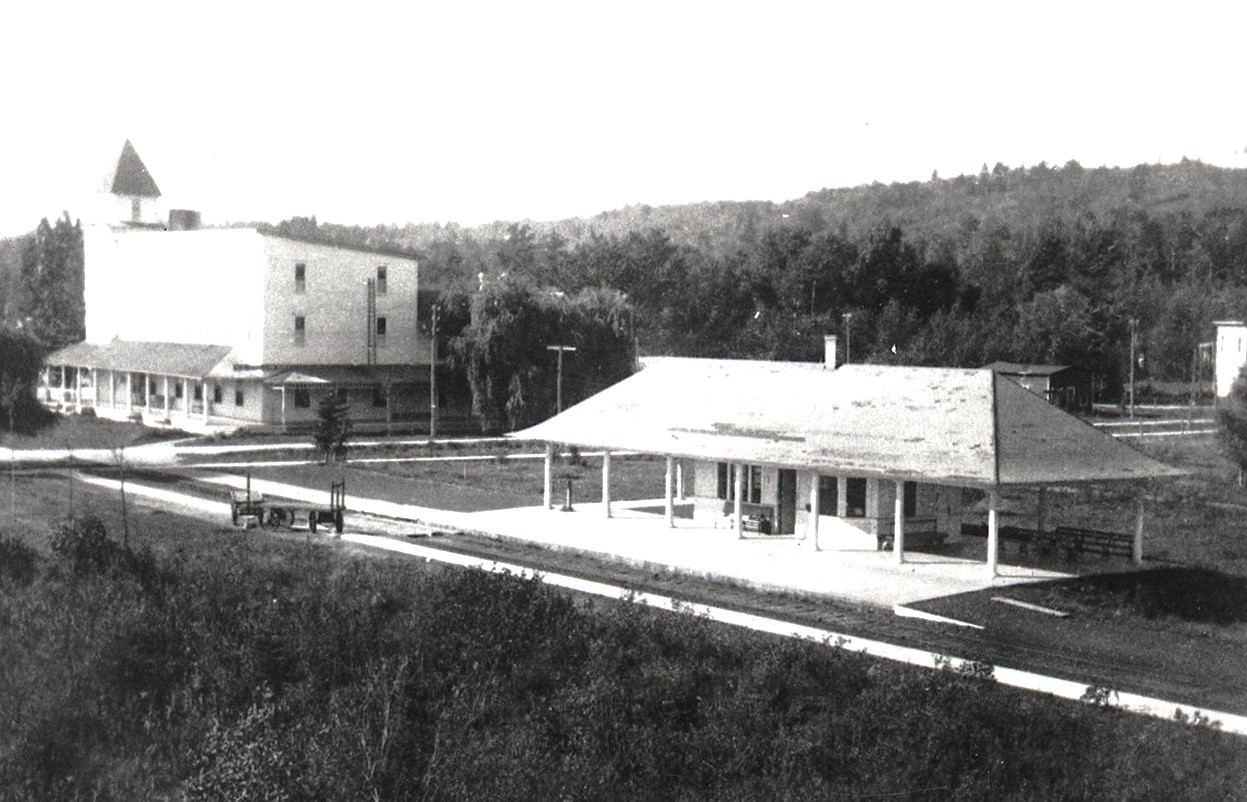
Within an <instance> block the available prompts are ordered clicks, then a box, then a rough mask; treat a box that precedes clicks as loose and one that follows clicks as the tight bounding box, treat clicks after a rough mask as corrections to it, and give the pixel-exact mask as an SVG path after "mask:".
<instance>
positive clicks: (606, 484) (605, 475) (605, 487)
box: [602, 451, 611, 518]
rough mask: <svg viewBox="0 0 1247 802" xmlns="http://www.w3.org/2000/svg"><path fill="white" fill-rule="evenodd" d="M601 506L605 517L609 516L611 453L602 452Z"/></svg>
mask: <svg viewBox="0 0 1247 802" xmlns="http://www.w3.org/2000/svg"><path fill="white" fill-rule="evenodd" d="M602 507H603V509H605V511H606V517H607V518H609V517H611V453H610V451H603V452H602Z"/></svg>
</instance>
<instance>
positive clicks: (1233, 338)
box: [1212, 320, 1247, 399]
mask: <svg viewBox="0 0 1247 802" xmlns="http://www.w3.org/2000/svg"><path fill="white" fill-rule="evenodd" d="M1212 325H1214V326H1216V327H1217V340H1216V346H1215V347H1216V349H1217V350H1216V372H1217V398H1218V399H1221V398H1225V397H1226V396H1228V395H1229V394H1230V387H1232V386H1233V384H1234V380H1235V379H1237V378H1238V373H1239V371H1241V370H1242V369H1243V366H1244V365H1247V325H1244V323H1243V321H1241V320H1218V321H1217V322H1216V323H1213V324H1212Z"/></svg>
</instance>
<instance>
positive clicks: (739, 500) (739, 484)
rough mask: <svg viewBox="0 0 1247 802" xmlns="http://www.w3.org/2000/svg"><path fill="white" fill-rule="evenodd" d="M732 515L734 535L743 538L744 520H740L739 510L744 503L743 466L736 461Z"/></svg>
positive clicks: (740, 510)
mask: <svg viewBox="0 0 1247 802" xmlns="http://www.w3.org/2000/svg"><path fill="white" fill-rule="evenodd" d="M733 499H734V502H733V508H732V510H733V513H734V515H733V517H734V518H735V519H736V537H737V538H744V536H745V522H744V521H743V520H741V512H742V511H743V508H744V503H745V466H744V465H742V464H741V463H739V462H738V463H736V494H735V496H733Z"/></svg>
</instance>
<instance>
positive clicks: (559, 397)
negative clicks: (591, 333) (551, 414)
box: [546, 345, 576, 414]
mask: <svg viewBox="0 0 1247 802" xmlns="http://www.w3.org/2000/svg"><path fill="white" fill-rule="evenodd" d="M546 350H547V351H558V354H559V373H558V381H557V383H556V384H555V386H554V387H555V391H554V393H555V411H556V414H557V413H559V412H562V411H563V352H564V351H575V350H576V346H574V345H547V346H546Z"/></svg>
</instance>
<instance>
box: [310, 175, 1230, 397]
mask: <svg viewBox="0 0 1247 802" xmlns="http://www.w3.org/2000/svg"><path fill="white" fill-rule="evenodd" d="M302 222H303V223H304V224H306V222H307V221H306V220H304V221H302ZM312 222H313V227H315V225H314V220H313V221H312ZM317 231H318V232H320V234H321V235H322V236H329V237H331V238H333V239H335V240H336V241H340V242H351V241H357V242H361V243H362V242H366V243H368V244H373V245H377V244H390V245H395V244H398V245H402V246H406V247H409V248H412V249H415V250H416V251H418V252H419V254H420V256H421V258H422V260H423V261H422V265H423V268H424V270H425V271H426V275H431V276H435V277H436V279H435V280H437V281H439V282H441V284H442V286H444V287H446V288H447V289H449V290H452V291H457V292H460V293H463V294H466V295H469V296H470V295H471V294H472V293H473V292H475V291H476V289H477V288H478V287H479V286H480V284H481V281H482V278H486V279H496V278H500V277H502V276H507V277H508V278H510V279H516V278H523V279H524V280H526V281H529V282H530V283H532V284H533V285H535V286H537V287H542V288H548V289H557V290H560V291H563V292H566V293H570V294H574V293H577V292H580V291H582V290H585V289H590V288H597V289H602V288H609V289H612V290H615V291H618V292H620V293H622V294H623V296H624V297H625V298H626V300H627V303H628V304H629V305H630V306H631V307H632V313H633V315H634V330H633V333H634V335H635V337H636V342H637V344H638V347H639V350H640V352H641V353H650V354H672V355H689V356H717V357H741V358H768V359H799V360H805V359H809V360H812V359H817V358H818V357H819V356H820V354H821V347H822V346H821V335H822V334H824V333H838V334H840V335H841V337H842V342H843V341H844V340H848V341H849V342H850V343H851V348H852V354H851V358H852V359H853V361H869V362H880V363H903V364H917V365H947V366H961V367H974V366H979V365H983V364H986V363H988V362H992V361H995V360H999V359H1003V360H1008V361H1015V362H1025V363H1041V364H1069V365H1074V366H1077V367H1080V368H1082V369H1083V370H1085V371H1087V372H1088V373H1090V374H1092V375H1093V376H1094V377H1095V379H1096V385H1097V388H1098V395H1099V397H1100V400H1104V401H1112V400H1116V399H1118V398H1119V396H1120V392H1121V386H1122V383H1123V382H1124V381H1125V379H1126V376H1127V375H1128V373H1129V367H1130V365H1129V361H1130V334H1131V330H1132V328H1133V329H1135V330H1136V331H1137V335H1138V338H1137V348H1136V354H1135V358H1136V364H1135V373H1136V376H1137V377H1138V378H1139V379H1140V380H1143V381H1148V382H1151V383H1154V384H1161V383H1183V384H1184V386H1185V385H1186V383H1190V382H1193V381H1199V382H1201V383H1204V382H1206V380H1208V379H1209V378H1210V365H1208V364H1207V363H1206V361H1204V359H1203V358H1201V356H1200V352H1199V348H1198V347H1199V345H1200V344H1201V343H1206V342H1208V341H1210V340H1211V339H1212V334H1213V331H1212V327H1211V323H1212V322H1213V321H1214V320H1217V319H1221V318H1225V317H1231V318H1233V317H1240V316H1242V315H1243V314H1244V310H1247V171H1243V170H1231V169H1225V168H1218V167H1212V166H1208V165H1204V164H1201V163H1200V162H1197V161H1189V160H1183V162H1182V163H1180V164H1176V165H1139V166H1137V167H1134V168H1130V169H1121V168H1097V169H1085V168H1083V167H1082V166H1081V165H1079V164H1078V163H1077V162H1069V163H1067V164H1066V165H1064V166H1063V167H1059V168H1058V167H1052V166H1048V165H1046V164H1040V165H1036V166H1034V167H1031V168H1012V169H1011V168H1008V167H1005V166H1004V165H1001V164H997V165H996V166H995V167H994V168H992V169H988V168H987V165H984V166H983V170H982V171H981V172H980V173H979V174H978V175H977V176H965V175H963V176H957V177H956V178H951V179H943V178H940V177H938V176H936V175H933V176H932V178H931V180H929V181H926V182H911V183H907V184H891V185H886V186H885V185H882V184H874V185H871V186H865V187H856V188H851V189H835V190H821V191H819V192H812V193H810V194H809V195H807V196H806V197H804V198H801V199H797V200H794V201H789V202H786V203H782V204H776V203H767V202H743V203H730V202H719V203H703V204H690V205H685V206H674V207H661V208H657V209H655V208H651V207H647V206H640V207H628V208H626V209H623V210H617V211H615V212H609V213H603V214H601V215H598V216H597V217H594V218H590V219H587V220H585V219H578V220H568V221H559V222H554V223H532V222H524V223H507V224H492V225H488V226H481V227H478V228H476V229H468V228H464V227H460V226H455V225H453V224H450V225H445V226H441V225H421V226H415V225H408V226H404V227H394V226H389V227H387V226H377V227H372V228H365V227H358V226H354V227H347V226H333V225H321V226H319V227H318V228H317ZM305 233H306V232H305ZM1132 321H1133V323H1132ZM1205 356H1206V354H1205ZM1183 392H1186V390H1185V389H1184V390H1183ZM1204 392H1206V391H1204Z"/></svg>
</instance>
